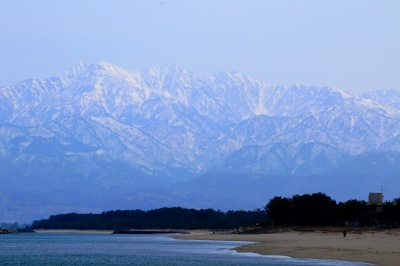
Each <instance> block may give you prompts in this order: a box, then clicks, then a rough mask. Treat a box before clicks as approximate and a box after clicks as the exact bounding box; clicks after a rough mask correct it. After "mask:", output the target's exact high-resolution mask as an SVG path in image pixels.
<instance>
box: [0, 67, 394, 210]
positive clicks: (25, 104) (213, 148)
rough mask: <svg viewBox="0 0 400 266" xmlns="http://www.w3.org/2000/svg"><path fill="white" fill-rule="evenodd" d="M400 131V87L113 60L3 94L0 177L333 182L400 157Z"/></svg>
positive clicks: (51, 181)
mask: <svg viewBox="0 0 400 266" xmlns="http://www.w3.org/2000/svg"><path fill="white" fill-rule="evenodd" d="M399 133H400V92H398V91H376V92H370V93H365V94H363V95H361V96H360V97H354V96H352V95H350V94H348V93H346V92H345V91H343V90H341V89H339V88H332V87H315V86H303V85H293V86H291V87H284V86H270V85H268V84H266V83H264V82H262V81H259V80H256V79H254V78H252V77H249V76H246V75H243V74H240V73H234V72H221V73H219V74H216V75H212V76H198V75H196V74H193V73H191V72H189V71H188V70H186V69H184V68H180V67H177V66H173V67H166V68H150V69H146V70H143V71H127V70H124V69H122V68H119V67H117V66H115V65H113V64H110V63H106V62H101V63H99V64H78V65H77V66H74V67H72V68H70V69H69V70H67V71H66V72H64V73H63V74H61V75H59V76H56V77H51V78H49V79H45V80H39V79H29V80H25V81H22V82H20V83H18V84H16V85H14V86H6V87H1V88H0V166H1V168H0V177H1V178H3V179H4V180H7V182H8V183H9V184H12V185H10V188H15V187H18V188H21V187H25V186H28V185H26V184H29V186H33V187H35V186H37V184H41V185H43V182H44V183H46V184H47V185H46V186H47V187H48V188H52V189H60V187H62V188H63V189H65V188H66V187H67V188H68V187H69V188H70V189H71V190H73V189H75V188H76V186H77V184H81V185H82V184H85V182H87V183H88V184H90V186H99V187H102V188H107V189H110V188H116V189H118V188H120V187H121V188H127V187H130V188H135V189H139V188H140V189H142V188H149V187H154V186H155V184H169V183H171V182H188V181H190V180H194V179H196V178H199V177H201V176H210V175H211V176H212V175H213V174H215V175H253V176H254V175H257V176H266V177H268V176H270V177H271V176H310V175H327V174H329V173H333V172H335V171H338V169H343V167H345V166H346V165H351V162H352V161H354V160H356V159H357V158H361V157H362V156H364V157H365V156H366V155H368V154H380V156H382V157H384V158H389V159H388V160H389V161H390V160H392V161H393V158H394V157H396V156H394V155H393V154H397V153H399V152H400V134H399ZM360 156H361V157H360ZM393 156H394V157H393ZM390 158H392V159H390ZM396 158H397V157H396ZM396 162H397V161H396ZM396 162H393V166H394V165H396ZM394 169H397V168H396V167H395V166H394ZM343 171H344V170H343ZM396 171H397V170H396ZM399 172H400V171H399ZM24 184H25V185H24ZM78 187H79V186H78ZM83 187H84V186H83ZM37 189H39V188H38V187H37ZM209 207H213V206H209Z"/></svg>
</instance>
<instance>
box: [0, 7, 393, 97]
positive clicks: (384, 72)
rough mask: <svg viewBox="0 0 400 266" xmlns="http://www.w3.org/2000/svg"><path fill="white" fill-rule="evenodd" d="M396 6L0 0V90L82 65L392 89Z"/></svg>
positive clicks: (347, 88)
mask: <svg viewBox="0 0 400 266" xmlns="http://www.w3.org/2000/svg"><path fill="white" fill-rule="evenodd" d="M399 12H400V1H398V0H393V1H385V0H382V1H370V0H358V1H352V0H345V1H343V0H335V1H328V0H327V1H320V0H314V1H311V0H301V1H299V0H292V1H288V0H279V1H278V0H276V1H270V0H258V1H256V0H246V1H244V0H242V1H235V0H197V1H196V0H181V1H178V0H176V1H174V0H158V1H153V0H142V1H135V0H115V1H114V0H113V1H112V0H107V1H106V0H65V1H54V0H32V1H26V0H0V86H4V85H13V84H16V83H17V82H19V81H22V80H24V79H28V78H40V79H44V78H48V77H52V76H55V75H59V74H61V73H62V72H63V71H65V70H66V69H68V68H69V67H71V66H73V65H76V64H78V63H80V62H86V63H98V62H100V61H108V62H111V63H113V64H115V65H117V66H120V67H122V68H125V69H128V70H140V69H144V68H147V67H152V66H155V67H165V66H170V65H179V66H182V67H184V68H187V69H188V70H189V71H191V72H193V73H196V74H199V75H209V74H217V73H219V72H221V71H237V72H240V73H243V74H247V75H250V76H252V77H255V78H257V79H260V80H262V81H264V82H266V83H267V84H270V85H278V84H280V85H286V86H290V85H293V84H296V83H298V84H303V85H317V86H334V87H339V88H342V89H343V90H345V91H347V92H350V93H352V94H354V95H358V94H360V93H362V92H364V91H372V90H380V89H384V90H387V89H395V90H400V15H399Z"/></svg>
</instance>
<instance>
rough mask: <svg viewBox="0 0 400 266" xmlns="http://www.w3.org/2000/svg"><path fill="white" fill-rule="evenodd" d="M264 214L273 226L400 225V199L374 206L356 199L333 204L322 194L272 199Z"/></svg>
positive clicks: (331, 200)
mask: <svg viewBox="0 0 400 266" xmlns="http://www.w3.org/2000/svg"><path fill="white" fill-rule="evenodd" d="M265 210H266V212H267V214H268V217H269V221H270V222H271V223H273V224H274V225H303V226H323V225H356V226H387V227H397V226H399V225H400V199H395V200H393V201H392V202H385V203H384V204H383V205H381V206H377V205H373V204H368V203H367V202H365V201H358V200H355V199H352V200H348V201H346V202H344V203H342V202H339V203H336V201H335V200H333V199H331V198H330V197H329V196H327V195H325V194H323V193H314V194H311V195H309V194H304V195H301V196H300V195H295V196H293V197H291V198H285V197H284V198H282V197H274V198H273V199H271V200H270V201H269V203H268V204H267V205H266V206H265Z"/></svg>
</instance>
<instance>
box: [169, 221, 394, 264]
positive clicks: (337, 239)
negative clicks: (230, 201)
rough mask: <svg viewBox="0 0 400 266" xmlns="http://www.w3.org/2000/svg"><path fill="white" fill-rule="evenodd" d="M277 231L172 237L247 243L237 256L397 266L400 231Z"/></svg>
mask: <svg viewBox="0 0 400 266" xmlns="http://www.w3.org/2000/svg"><path fill="white" fill-rule="evenodd" d="M346 229H347V235H346V237H343V233H342V232H343V231H342V230H341V229H340V228H339V229H336V230H329V229H328V230H326V229H323V230H322V229H309V230H293V229H277V230H267V231H258V232H243V233H239V234H233V233H229V232H227V231H222V232H219V231H217V232H210V231H209V232H208V233H207V232H191V233H190V234H187V235H180V236H175V237H174V238H176V239H186V240H215V241H249V242H253V243H251V244H248V245H243V246H239V247H236V248H234V250H236V251H237V252H252V253H257V254H261V255H271V256H288V257H292V258H307V259H327V260H341V261H349V262H364V263H370V264H374V265H382V266H397V265H399V261H400V229H386V230H378V229H359V228H357V229H355V230H354V231H352V229H353V228H346Z"/></svg>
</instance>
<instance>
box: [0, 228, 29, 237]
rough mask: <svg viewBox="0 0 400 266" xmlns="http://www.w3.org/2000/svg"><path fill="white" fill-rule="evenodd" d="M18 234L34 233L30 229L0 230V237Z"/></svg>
mask: <svg viewBox="0 0 400 266" xmlns="http://www.w3.org/2000/svg"><path fill="white" fill-rule="evenodd" d="M19 233H35V231H34V230H32V229H30V228H20V229H7V228H0V235H5V234H19Z"/></svg>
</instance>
